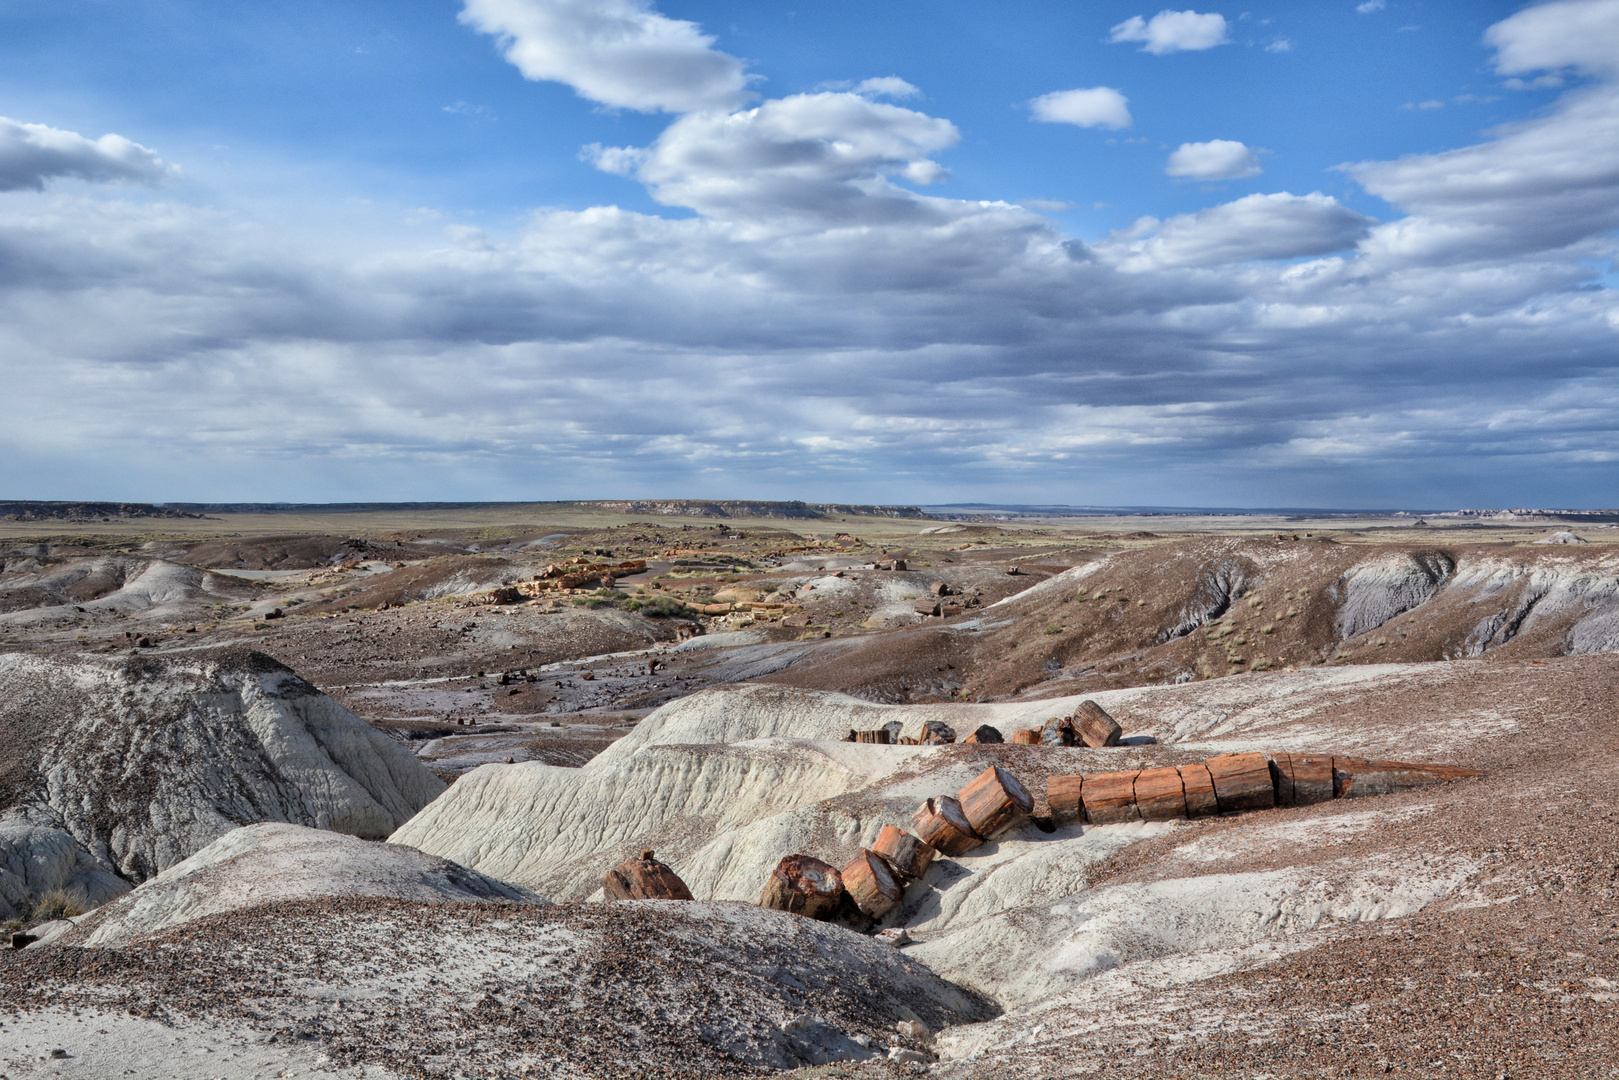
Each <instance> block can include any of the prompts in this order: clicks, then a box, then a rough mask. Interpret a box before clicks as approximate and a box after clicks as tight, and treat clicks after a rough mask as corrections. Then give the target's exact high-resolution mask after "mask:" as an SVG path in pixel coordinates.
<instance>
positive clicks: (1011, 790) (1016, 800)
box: [956, 765, 1034, 840]
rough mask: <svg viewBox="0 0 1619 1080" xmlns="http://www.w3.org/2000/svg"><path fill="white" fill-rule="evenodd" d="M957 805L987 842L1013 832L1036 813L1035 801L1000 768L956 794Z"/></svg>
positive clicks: (996, 767)
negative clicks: (1025, 819) (1012, 828)
mask: <svg viewBox="0 0 1619 1080" xmlns="http://www.w3.org/2000/svg"><path fill="white" fill-rule="evenodd" d="M956 801H957V802H958V803H960V804H961V812H962V813H963V814H965V815H966V816H967V824H968V825H969V826H971V827H972V831H973V832H975V833H977V834H978V835H979V836H982V837H983V838H984V839H986V840H988V839H990V838H992V837H995V836H998V835H1000V834H1001V833H1003V832H1005V831H1006V830H1007V829H1010V828H1011V827H1012V826H1013V825H1016V824H1017V823H1018V822H1020V821H1022V820H1023V819H1024V818H1026V817H1028V816H1029V812H1030V811H1032V810H1033V809H1034V799H1033V798H1032V797H1031V796H1030V795H1029V793H1028V792H1027V791H1025V790H1024V788H1023V785H1022V784H1020V783H1019V782H1018V778H1017V777H1015V776H1013V775H1012V774H1011V773H1009V772H1007V771H1006V770H1005V769H1003V768H1001V767H1000V766H999V765H991V766H990V767H989V768H987V769H985V770H984V771H983V772H981V773H979V774H978V775H977V776H975V777H974V778H973V780H972V782H971V783H969V784H968V785H967V786H966V787H964V788H962V789H961V791H960V792H958V793H957V794H956Z"/></svg>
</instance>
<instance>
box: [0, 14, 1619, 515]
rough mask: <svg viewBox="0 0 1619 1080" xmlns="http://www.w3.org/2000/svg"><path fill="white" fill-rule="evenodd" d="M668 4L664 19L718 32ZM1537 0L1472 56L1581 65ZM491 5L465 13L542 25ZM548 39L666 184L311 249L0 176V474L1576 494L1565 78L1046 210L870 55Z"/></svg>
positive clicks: (53, 481) (563, 484) (1598, 83)
mask: <svg viewBox="0 0 1619 1080" xmlns="http://www.w3.org/2000/svg"><path fill="white" fill-rule="evenodd" d="M497 9H498V10H499V11H504V12H506V13H507V15H508V16H510V15H511V12H513V11H517V12H522V13H527V14H529V15H533V14H534V13H535V12H541V13H546V14H547V16H548V17H553V16H554V17H556V18H561V16H560V15H557V13H558V12H562V13H565V14H568V15H569V17H570V18H571V17H572V16H573V15H576V14H577V10H576V9H575V8H572V7H569V6H566V5H553V4H538V3H525V4H521V5H517V4H511V5H506V4H498V5H497V4H494V3H492V0H472V2H471V3H470V4H469V7H468V11H469V18H477V19H485V20H486V19H490V18H493V16H492V15H491V14H490V13H491V12H494V11H496V10H497ZM607 10H610V11H616V12H618V13H619V14H620V15H622V16H623V18H624V19H626V20H627V22H626V23H625V24H624V25H625V26H626V27H627V28H628V29H626V31H625V33H626V34H630V35H631V38H633V39H634V40H637V41H640V40H643V39H644V37H645V36H644V35H643V36H642V37H635V35H636V34H640V30H639V29H637V28H641V27H645V26H649V25H650V26H653V27H654V29H655V30H657V32H658V33H664V32H665V31H666V30H667V28H665V27H663V25H662V22H658V21H657V20H663V17H662V16H659V15H657V14H656V13H655V12H653V11H652V10H651V9H650V8H648V7H646V6H644V5H628V4H624V5H620V6H618V7H611V6H609V8H608V9H607ZM1538 10H1541V9H1529V12H1530V13H1533V12H1535V11H1538ZM474 12H477V13H479V14H476V15H473V14H471V13H474ZM581 18H583V17H582V16H581ZM646 20H653V22H650V23H649V22H647V21H646ZM587 22H588V20H587ZM663 22H671V21H670V20H663ZM512 25H514V26H515V23H513V24H512ZM671 25H672V26H675V27H677V28H678V32H676V31H675V30H667V32H668V33H669V34H671V35H673V40H676V41H677V42H678V43H682V44H681V45H680V48H679V49H677V50H676V53H677V54H678V55H680V56H687V57H690V56H692V55H698V54H700V55H709V54H712V56H715V57H720V58H721V59H722V60H726V62H727V63H730V62H729V60H728V58H724V57H723V54H719V53H715V52H713V50H712V48H711V43H710V42H709V40H708V38H707V37H705V36H704V35H702V34H701V33H700V32H699V31H698V30H697V29H696V28H694V27H691V26H690V25H689V24H675V23H672V22H671ZM1546 25H1547V24H1546V23H1544V22H1537V21H1535V20H1534V19H1524V18H1520V17H1519V16H1514V17H1513V18H1512V19H1508V20H1506V21H1505V22H1503V23H1500V24H1497V27H1496V28H1495V29H1493V30H1492V31H1491V39H1490V40H1491V42H1492V44H1493V46H1494V48H1495V49H1496V50H1497V53H1496V55H1497V62H1498V64H1500V65H1501V70H1502V73H1503V74H1506V73H1508V72H1509V71H1510V72H1515V73H1520V74H1525V75H1533V74H1535V73H1536V72H1540V71H1544V70H1547V68H1544V67H1533V66H1519V65H1533V64H1542V65H1551V66H1556V67H1557V68H1558V69H1559V70H1562V69H1569V68H1571V67H1574V66H1578V65H1588V64H1590V63H1592V62H1593V61H1592V60H1591V59H1590V56H1591V55H1594V54H1589V53H1588V52H1587V51H1585V50H1584V46H1583V44H1582V43H1580V42H1577V41H1573V40H1572V39H1570V40H1566V41H1564V44H1563V45H1560V46H1559V45H1554V44H1548V42H1549V41H1550V40H1551V38H1550V37H1548V36H1547V35H1548V33H1549V31H1547V30H1546V29H1545V27H1546ZM1595 25H1597V26H1598V27H1599V29H1600V27H1601V26H1602V25H1605V24H1601V23H1600V22H1599V23H1597V24H1595ZM533 26H537V27H540V29H533V28H532V27H530V28H528V29H522V30H521V31H519V30H518V29H507V30H506V31H504V32H505V33H508V34H510V35H512V38H513V40H512V41H511V42H508V43H506V44H505V45H504V46H503V48H504V49H506V50H507V51H508V52H509V53H510V52H512V50H513V48H514V43H515V42H516V41H517V39H518V35H519V33H520V32H521V33H522V34H528V35H530V38H529V39H528V40H529V43H530V45H531V46H533V47H534V52H535V53H536V54H537V55H541V56H550V55H554V54H559V53H560V52H561V51H565V49H564V46H565V45H566V44H567V43H568V42H571V41H574V40H576V37H569V36H567V35H570V34H576V30H577V27H575V26H574V25H573V24H569V25H568V26H565V27H563V28H562V29H554V28H553V29H549V30H548V29H545V28H546V27H550V26H552V24H551V23H547V22H544V20H539V21H537V22H535V23H534V24H533ZM632 32H633V33H632ZM648 33H649V34H650V33H651V31H648ZM543 34H552V35H553V36H552V37H551V38H546V39H545V40H544V41H537V39H535V37H534V36H535V35H543ZM559 35H560V36H559ZM653 36H656V35H653ZM584 40H586V41H587V42H588V41H594V40H596V39H595V38H592V37H590V36H589V35H588V34H587V35H586V37H585V39H584ZM693 42H695V43H697V46H700V49H699V48H697V46H694V45H692V43H693ZM1613 44H1615V45H1616V46H1619V39H1616V40H1615V41H1614V42H1613ZM682 50H684V51H682ZM1513 57H1517V58H1519V59H1510V58H1513ZM1522 57H1529V59H1522ZM513 62H514V63H517V64H519V65H520V66H521V64H522V63H527V62H529V61H526V60H520V59H519V58H517V57H516V56H515V55H514V56H513ZM567 62H568V63H569V64H573V65H575V66H574V67H572V68H570V69H569V72H568V80H572V81H573V83H574V84H575V85H578V86H581V87H584V86H590V87H593V88H595V89H594V90H593V91H592V93H595V94H597V95H598V96H597V98H596V99H597V100H602V101H603V102H604V103H616V104H619V105H621V106H622V107H625V108H637V107H646V108H656V109H665V110H669V111H674V112H676V113H678V114H679V115H678V116H676V117H675V118H674V119H673V120H672V121H671V122H670V123H669V124H668V126H667V127H666V128H665V129H664V130H663V131H662V133H661V134H660V135H659V136H658V137H657V138H656V139H653V140H652V141H650V142H649V144H648V145H645V146H627V147H616V148H614V147H602V146H597V147H594V148H591V149H590V150H589V151H588V156H589V157H590V158H591V160H593V161H594V162H595V163H596V164H597V165H598V166H599V167H601V168H604V169H609V170H611V171H614V172H618V173H620V174H622V175H625V176H629V177H632V178H634V179H636V180H638V181H640V182H641V183H643V184H645V185H646V186H647V189H648V190H649V191H650V192H651V194H652V196H653V197H654V198H655V199H657V200H658V201H659V202H660V203H661V204H663V205H665V206H667V207H670V208H673V209H672V210H671V212H670V213H668V214H666V215H657V214H647V213H637V212H634V211H631V210H626V209H623V208H620V207H615V206H598V207H593V208H589V209H585V210H556V209H547V210H539V211H535V212H534V213H533V214H532V215H531V216H530V217H529V219H528V220H527V221H526V223H525V224H524V225H523V226H522V227H521V228H519V229H516V230H514V231H511V232H508V233H494V232H491V233H484V232H479V231H477V230H473V229H466V228H460V229H455V230H450V231H447V232H446V233H445V234H444V236H443V238H442V239H441V240H438V241H435V242H433V243H430V244H425V245H418V246H410V245H406V244H401V245H399V246H398V247H397V248H395V249H392V250H371V251H368V252H367V253H366V254H364V255H363V256H360V255H354V256H348V255H345V254H343V253H342V251H341V247H340V246H338V245H334V244H332V242H331V239H330V237H324V236H322V237H311V238H308V239H307V240H301V239H299V237H298V236H296V235H295V234H293V233H291V232H289V231H288V230H286V229H283V228H280V227H278V226H268V225H267V226H256V225H254V223H252V222H250V221H245V220H242V219H239V218H235V217H232V216H231V215H228V214H223V213H221V212H219V211H214V210H204V209H201V208H195V207H188V206H186V205H184V204H180V203H164V204H151V205H146V204H136V203H133V202H125V201H121V200H118V199H116V198H93V199H91V198H84V197H79V196H72V197H70V196H69V195H67V194H65V193H57V192H49V191H48V192H46V193H45V194H34V193H33V192H32V191H28V192H24V193H19V194H13V195H9V196H5V197H4V198H3V199H0V315H3V317H0V356H4V357H5V358H6V360H5V363H6V368H5V371H6V377H7V380H8V382H7V388H8V392H7V399H8V402H9V405H8V410H7V414H6V418H7V422H6V424H5V425H4V427H3V429H0V455H3V457H4V460H6V461H7V462H8V463H9V464H10V465H11V468H10V469H9V472H10V475H12V476H13V477H24V478H26V481H25V484H32V485H34V488H33V489H32V490H20V489H19V490H16V491H15V492H14V497H26V496H36V497H52V496H54V497H66V496H83V497H102V496H105V497H113V496H117V497H124V498H171V499H178V498H197V499H205V498H320V497H328V498H446V497H457V498H461V497H464V498H472V497H483V498H525V497H547V498H565V497H574V496H580V497H584V496H598V497H599V496H601V495H603V494H609V493H610V494H615V495H617V494H653V493H663V494H690V495H706V496H712V495H719V494H725V493H730V494H736V495H739V496H744V495H745V496H765V495H777V496H781V495H788V494H791V495H793V496H802V497H808V498H820V497H827V498H831V497H834V496H835V497H838V498H850V499H854V498H860V499H867V498H869V499H873V500H878V499H905V500H918V501H967V500H974V499H977V500H990V501H1040V502H1089V503H1134V504H1141V503H1160V504H1175V503H1179V504H1202V503H1207V502H1208V501H1210V500H1211V498H1217V499H1218V500H1219V501H1223V502H1229V503H1234V504H1242V503H1250V504H1251V503H1256V502H1257V503H1267V504H1271V505H1274V504H1276V503H1283V504H1286V503H1292V504H1294V505H1299V504H1314V505H1320V504H1323V503H1325V504H1329V505H1330V504H1334V503H1338V504H1343V503H1351V504H1354V503H1359V504H1362V505H1365V504H1379V505H1386V504H1388V503H1401V502H1405V503H1411V502H1415V503H1418V504H1422V503H1428V504H1432V503H1434V502H1448V503H1452V504H1455V503H1467V502H1476V501H1480V499H1479V496H1481V495H1487V494H1489V493H1494V494H1495V496H1496V499H1494V500H1491V501H1497V500H1500V501H1508V502H1537V503H1544V502H1547V501H1552V502H1564V503H1574V504H1579V503H1582V502H1584V503H1589V501H1590V499H1591V498H1593V497H1595V498H1599V499H1600V498H1604V497H1606V496H1607V493H1609V492H1611V490H1612V487H1611V485H1612V476H1613V469H1614V463H1615V462H1616V461H1619V436H1616V434H1615V431H1614V427H1613V423H1612V417H1613V415H1614V414H1615V410H1616V409H1619V371H1616V367H1619V359H1616V358H1619V303H1616V302H1615V299H1614V295H1613V291H1612V290H1611V289H1610V288H1608V287H1607V286H1606V285H1605V284H1604V283H1603V274H1604V273H1605V272H1606V270H1605V268H1606V267H1608V266H1611V264H1612V260H1613V259H1614V257H1615V255H1616V254H1619V244H1616V241H1615V230H1616V229H1619V91H1616V89H1615V86H1614V85H1613V83H1612V81H1611V80H1610V77H1608V76H1599V75H1592V76H1589V78H1590V79H1592V80H1593V81H1592V82H1590V83H1589V84H1588V85H1584V86H1581V87H1578V88H1576V89H1572V90H1568V91H1566V92H1565V93H1563V95H1562V97H1561V98H1560V99H1559V100H1558V102H1557V104H1556V105H1555V106H1554V107H1553V108H1551V109H1549V110H1548V111H1547V112H1546V113H1545V114H1544V115H1540V116H1537V117H1536V118H1534V119H1531V120H1527V121H1524V122H1521V123H1517V124H1514V125H1510V126H1508V127H1505V128H1502V129H1499V130H1496V131H1494V132H1492V133H1489V134H1488V135H1487V136H1485V137H1483V138H1482V139H1481V140H1480V141H1479V142H1477V143H1476V144H1475V145H1471V146H1465V147H1461V148H1458V149H1454V150H1449V151H1446V152H1442V153H1433V154H1420V155H1412V156H1410V157H1406V158H1402V159H1399V160H1396V161H1368V162H1359V163H1352V164H1349V165H1346V166H1344V169H1345V170H1346V176H1347V177H1348V178H1350V179H1353V180H1354V181H1355V182H1358V183H1359V184H1360V185H1361V186H1362V187H1364V189H1365V190H1367V191H1369V192H1371V193H1373V194H1375V195H1377V196H1379V197H1381V198H1382V199H1384V200H1385V201H1386V203H1387V204H1388V206H1390V207H1392V208H1393V212H1392V213H1391V214H1390V215H1389V220H1386V221H1379V220H1376V219H1374V218H1372V217H1369V216H1367V215H1365V214H1363V213H1360V212H1358V211H1356V210H1355V209H1353V208H1351V207H1350V206H1346V205H1345V204H1344V202H1343V201H1341V200H1339V199H1337V198H1334V197H1332V196H1329V195H1326V194H1323V193H1320V192H1309V193H1305V194H1293V193H1289V192H1281V191H1279V192H1267V193H1257V194H1252V195H1247V196H1244V197H1241V198H1237V199H1231V200H1226V201H1217V198H1218V197H1215V199H1211V202H1212V203H1213V204H1212V205H1209V206H1207V207H1205V208H1203V209H1201V210H1198V211H1196V212H1191V213H1186V214H1180V215H1173V216H1169V217H1167V218H1165V219H1162V220H1160V219H1158V218H1144V219H1142V220H1141V221H1138V222H1137V223H1136V224H1135V225H1134V226H1132V227H1130V228H1129V229H1125V230H1122V231H1120V232H1118V233H1115V234H1113V235H1109V236H1105V237H1102V238H1099V239H1096V240H1094V242H1092V243H1085V242H1083V241H1082V240H1080V239H1079V238H1076V237H1073V236H1070V235H1067V234H1065V233H1063V232H1062V231H1061V229H1060V228H1059V227H1058V226H1057V225H1056V224H1055V223H1053V222H1052V221H1051V220H1050V219H1049V218H1046V217H1044V216H1042V215H1040V214H1038V213H1035V212H1033V211H1031V210H1028V209H1025V208H1023V207H1021V206H1017V205H1013V204H1011V203H1008V202H998V201H977V200H962V199H952V198H947V197H941V196H939V195H935V194H930V192H931V191H935V190H938V189H933V188H929V187H927V186H926V185H927V184H928V183H929V182H930V181H935V180H938V179H940V178H941V177H942V176H943V175H944V169H945V165H946V164H947V162H948V157H947V154H948V152H949V150H950V148H951V147H952V146H953V145H955V143H956V142H957V140H958V139H959V137H960V136H959V133H958V131H957V129H956V127H955V126H954V125H953V124H951V123H950V122H949V121H948V120H947V119H944V118H940V117H934V116H931V115H929V114H928V113H927V112H925V111H922V110H921V109H916V108H906V107H902V106H900V105H896V104H891V103H888V102H884V101H877V100H873V98H875V97H877V96H883V95H886V96H889V97H893V96H895V94H896V91H899V90H900V89H901V88H900V87H898V86H896V85H894V84H892V83H888V82H886V81H884V82H883V83H882V85H881V87H869V86H868V87H865V89H863V90H857V91H825V92H817V93H805V94H794V95H789V96H786V97H778V98H771V99H767V100H763V101H760V102H758V103H757V104H753V105H748V104H747V103H745V102H740V101H738V100H737V96H739V95H740V94H741V93H743V83H742V81H741V79H742V72H741V68H740V66H731V67H727V66H726V65H725V64H720V65H719V66H717V67H715V68H713V69H712V70H714V71H721V72H725V71H729V72H731V75H726V76H725V77H724V78H719V79H709V78H708V77H706V76H705V77H704V78H701V79H696V80H689V79H684V78H682V79H675V80H667V79H664V78H663V76H662V75H657V77H655V78H654V77H651V76H646V75H645V73H644V72H643V73H640V74H637V73H636V72H635V71H634V70H632V67H631V66H626V65H621V64H620V63H619V54H618V53H616V52H615V51H614V50H613V49H609V48H605V47H603V48H600V49H597V50H596V51H595V52H590V51H589V50H586V51H584V52H581V53H578V54H575V55H573V56H572V57H571V58H570V59H568V61H567ZM705 62H706V61H705ZM592 64H594V65H596V66H595V67H590V65H592ZM677 66H678V65H677ZM587 68H588V70H587ZM535 70H540V69H539V68H536V69H535ZM702 70H709V69H706V68H704V69H702ZM1592 70H1595V69H1592ZM733 75H734V78H733V77H732V76H733ZM609 76H611V77H609ZM545 77H552V76H545ZM614 80H617V81H616V82H615V81H614ZM907 85H908V84H907ZM603 87H607V88H606V89H602V88H603ZM626 87H633V92H632V90H631V89H626ZM681 87H684V88H685V89H679V88H681ZM694 88H695V89H694ZM677 91H678V92H677ZM581 92H584V91H581ZM728 95H729V96H728ZM609 99H611V100H610V101H609ZM698 101H701V102H706V103H707V104H704V105H703V106H702V107H701V108H694V107H691V103H692V102H698ZM721 101H723V102H726V104H721V105H716V104H714V102H721ZM637 103H639V104H637ZM97 145H99V144H97ZM1193 145H1196V144H1193ZM1203 145H1211V144H1203ZM1233 145H1235V146H1239V147H1240V146H1241V144H1233ZM1242 149H1243V150H1244V152H1247V150H1246V148H1245V147H1244V148H1242ZM144 152H145V153H150V152H149V151H144ZM1178 152H1179V151H1177V153H1178ZM1231 157H1232V159H1233V160H1235V158H1236V155H1235V154H1232V155H1231ZM25 175H26V174H25ZM53 175H62V174H61V173H56V174H53ZM21 186H23V187H33V186H37V185H33V184H24V185H21ZM91 477H93V478H95V483H90V482H89V481H88V480H87V478H91ZM244 478H245V479H244ZM95 484H100V485H102V486H100V487H96V486H95ZM1591 492H1597V493H1598V495H1596V496H1592V495H1591V494H1590V493H1591Z"/></svg>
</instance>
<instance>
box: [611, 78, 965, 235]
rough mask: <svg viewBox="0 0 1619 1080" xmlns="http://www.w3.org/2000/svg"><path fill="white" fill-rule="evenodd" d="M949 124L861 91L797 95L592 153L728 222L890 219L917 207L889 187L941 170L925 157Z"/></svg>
mask: <svg viewBox="0 0 1619 1080" xmlns="http://www.w3.org/2000/svg"><path fill="white" fill-rule="evenodd" d="M959 138H960V134H959V133H958V132H957V131H956V127H955V125H954V124H952V123H950V121H948V120H939V119H936V118H934V117H931V116H928V115H926V114H924V113H920V112H915V111H913V110H911V109H905V108H901V107H900V106H898V105H886V104H882V103H880V102H875V101H871V100H869V99H867V98H864V97H861V96H860V95H858V94H851V93H821V94H796V95H794V96H792V97H787V98H778V99H772V100H770V101H766V102H764V103H763V104H762V105H760V106H758V107H757V108H754V109H747V110H745V111H742V112H738V113H731V114H721V113H693V114H690V115H688V116H683V117H681V118H680V119H678V120H676V121H675V122H674V123H672V124H670V125H669V127H668V128H667V129H666V130H665V131H664V132H663V134H662V135H660V136H659V137H658V139H657V141H656V142H654V143H653V144H652V146H650V147H648V148H646V149H645V150H639V149H629V148H612V149H599V148H598V149H594V150H592V151H588V152H590V153H591V156H592V159H593V160H595V161H597V162H598V163H599V165H600V166H601V167H602V168H605V169H607V170H608V171H609V172H620V173H623V174H626V175H628V174H630V173H632V172H633V175H635V176H636V177H638V178H639V179H640V180H642V181H643V182H645V183H646V184H647V185H648V186H649V187H650V188H651V189H652V192H653V195H654V196H655V197H656V198H657V199H658V201H659V202H663V203H666V204H668V205H674V206H689V207H692V208H693V209H696V210H698V211H701V212H702V213H704V214H709V215H714V216H718V217H725V218H738V217H744V218H750V219H760V218H777V219H780V218H786V217H799V216H809V217H816V218H830V219H840V218H851V219H857V218H867V217H871V216H876V217H881V218H887V217H892V216H894V215H900V216H912V215H914V214H916V213H918V212H920V211H921V210H922V209H923V204H921V203H918V202H916V200H915V197H914V196H912V195H911V194H910V193H908V192H906V191H904V190H902V189H899V188H895V187H894V186H893V185H892V184H890V183H888V180H887V178H888V177H901V178H903V179H905V180H908V181H910V182H912V183H917V184H930V183H934V182H937V181H939V180H943V179H944V178H945V177H946V176H948V173H947V172H946V170H945V169H944V167H943V166H941V165H939V164H938V163H937V162H935V161H933V160H932V159H931V158H930V157H929V155H931V154H934V153H937V152H938V151H940V150H945V149H948V148H949V147H951V146H954V145H955V144H956V142H957V140H958V139H959Z"/></svg>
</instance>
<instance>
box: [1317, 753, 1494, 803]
mask: <svg viewBox="0 0 1619 1080" xmlns="http://www.w3.org/2000/svg"><path fill="white" fill-rule="evenodd" d="M1477 775H1479V774H1478V771H1477V770H1476V769H1463V768H1459V767H1457V766H1454V765H1424V764H1421V763H1419V762H1410V761H1362V760H1361V759H1359V758H1341V757H1335V758H1333V759H1332V780H1333V795H1334V797H1336V798H1339V799H1357V798H1360V797H1362V796H1366V795H1388V794H1390V793H1391V792H1395V791H1404V790H1406V789H1407V788H1414V787H1426V786H1427V785H1429V784H1443V783H1445V782H1446V781H1449V780H1464V779H1466V778H1467V777H1469V776H1477Z"/></svg>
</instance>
